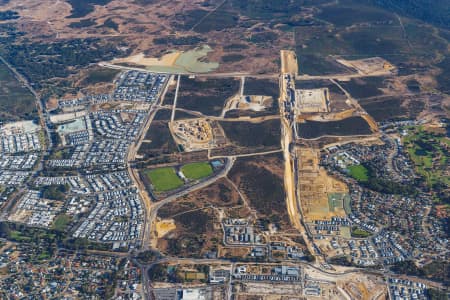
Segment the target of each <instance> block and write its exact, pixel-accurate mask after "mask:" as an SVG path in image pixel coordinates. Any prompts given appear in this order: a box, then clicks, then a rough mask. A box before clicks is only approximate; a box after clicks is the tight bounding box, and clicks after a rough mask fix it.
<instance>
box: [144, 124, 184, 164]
mask: <svg viewBox="0 0 450 300" xmlns="http://www.w3.org/2000/svg"><path fill="white" fill-rule="evenodd" d="M160 116H162V115H160ZM175 152H178V148H177V144H176V143H175V141H174V140H173V138H172V135H171V134H170V131H169V122H168V121H153V122H152V124H151V125H150V128H149V130H148V131H147V133H146V135H145V138H144V140H143V142H142V144H141V147H140V148H139V152H138V153H139V154H140V155H144V156H159V155H162V154H172V153H175Z"/></svg>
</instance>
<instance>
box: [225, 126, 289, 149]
mask: <svg viewBox="0 0 450 300" xmlns="http://www.w3.org/2000/svg"><path fill="white" fill-rule="evenodd" d="M220 125H221V126H222V128H223V130H224V131H225V135H226V136H227V138H228V140H229V141H230V142H231V143H233V144H236V145H237V146H242V147H260V146H264V147H270V148H273V147H279V146H280V139H281V129H280V120H270V121H265V122H262V123H257V124H256V123H255V124H254V123H249V122H220ZM266 149H268V148H266Z"/></svg>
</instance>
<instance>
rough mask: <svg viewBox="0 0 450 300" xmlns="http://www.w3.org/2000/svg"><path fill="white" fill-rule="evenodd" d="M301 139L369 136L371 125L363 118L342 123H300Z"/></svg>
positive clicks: (345, 120) (348, 119)
mask: <svg viewBox="0 0 450 300" xmlns="http://www.w3.org/2000/svg"><path fill="white" fill-rule="evenodd" d="M298 133H299V136H300V138H303V139H315V138H319V137H321V136H350V135H369V134H371V133H372V131H371V130H370V126H369V124H368V123H367V122H366V120H364V119H363V118H361V117H350V118H347V119H343V120H340V121H330V122H318V121H306V122H305V123H298Z"/></svg>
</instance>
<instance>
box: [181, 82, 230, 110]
mask: <svg viewBox="0 0 450 300" xmlns="http://www.w3.org/2000/svg"><path fill="white" fill-rule="evenodd" d="M238 90H239V81H238V80H235V79H233V78H225V79H200V78H195V79H191V78H188V77H184V76H183V77H181V84H180V90H179V94H178V101H177V107H178V108H184V109H189V110H194V111H199V112H201V113H203V114H204V115H210V116H219V115H220V113H221V112H222V108H223V106H224V104H225V101H226V100H227V99H228V98H229V97H231V96H233V95H234V94H236V93H237V92H238Z"/></svg>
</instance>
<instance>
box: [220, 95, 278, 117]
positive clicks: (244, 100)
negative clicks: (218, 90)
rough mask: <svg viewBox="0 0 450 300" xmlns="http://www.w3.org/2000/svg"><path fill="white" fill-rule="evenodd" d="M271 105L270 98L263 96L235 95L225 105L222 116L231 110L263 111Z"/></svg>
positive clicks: (271, 99)
mask: <svg viewBox="0 0 450 300" xmlns="http://www.w3.org/2000/svg"><path fill="white" fill-rule="evenodd" d="M272 104H273V98H272V97H271V96H264V95H243V96H241V95H236V96H234V97H232V98H230V99H229V100H228V101H227V103H226V104H225V107H224V110H223V114H225V113H226V112H227V111H231V110H236V109H239V110H252V111H263V110H266V109H268V108H270V107H271V106H272Z"/></svg>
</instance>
